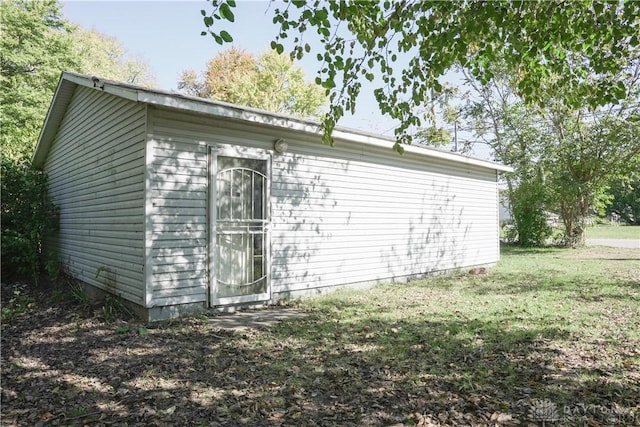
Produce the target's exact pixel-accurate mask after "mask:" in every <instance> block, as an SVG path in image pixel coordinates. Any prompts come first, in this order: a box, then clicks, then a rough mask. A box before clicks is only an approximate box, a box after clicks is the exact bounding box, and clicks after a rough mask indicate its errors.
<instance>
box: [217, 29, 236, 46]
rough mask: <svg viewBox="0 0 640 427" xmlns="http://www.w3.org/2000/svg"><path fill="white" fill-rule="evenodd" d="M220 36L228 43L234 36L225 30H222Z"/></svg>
mask: <svg viewBox="0 0 640 427" xmlns="http://www.w3.org/2000/svg"><path fill="white" fill-rule="evenodd" d="M220 37H221V38H222V40H224V41H225V42H226V43H231V42H232V41H233V37H231V34H229V33H228V32H226V31H225V30H222V31H220Z"/></svg>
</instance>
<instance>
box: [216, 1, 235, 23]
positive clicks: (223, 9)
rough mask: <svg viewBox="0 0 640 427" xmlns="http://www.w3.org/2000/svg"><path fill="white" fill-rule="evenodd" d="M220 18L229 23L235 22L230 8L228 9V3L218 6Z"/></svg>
mask: <svg viewBox="0 0 640 427" xmlns="http://www.w3.org/2000/svg"><path fill="white" fill-rule="evenodd" d="M219 10H220V16H221V17H222V18H224V19H226V20H227V21H229V22H234V21H235V19H236V18H235V16H234V15H233V12H232V11H231V8H230V7H229V4H228V3H222V4H221V5H220V9H219Z"/></svg>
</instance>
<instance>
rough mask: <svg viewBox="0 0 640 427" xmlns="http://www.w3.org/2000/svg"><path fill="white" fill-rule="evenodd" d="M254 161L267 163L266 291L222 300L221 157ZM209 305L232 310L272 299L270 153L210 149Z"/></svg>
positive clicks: (264, 245)
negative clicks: (219, 270)
mask: <svg viewBox="0 0 640 427" xmlns="http://www.w3.org/2000/svg"><path fill="white" fill-rule="evenodd" d="M219 156H224V157H231V158H237V159H252V160H260V161H264V162H265V166H266V167H265V170H266V173H265V178H266V182H265V185H264V192H265V195H264V203H265V206H264V208H265V216H266V218H265V219H264V232H263V234H262V236H263V237H262V238H263V239H264V241H263V254H262V256H263V257H264V272H265V276H266V277H265V280H266V289H265V292H262V293H253V294H249V295H236V296H220V295H219V290H220V289H219V284H218V277H217V269H218V262H219V260H218V245H217V242H218V218H217V216H218V182H217V177H218V172H219V171H218V157H219ZM209 194H210V196H209V305H210V306H211V307H216V306H228V305H238V304H248V303H260V302H264V301H268V300H270V299H271V232H270V229H271V227H270V225H271V154H270V153H269V152H268V151H266V150H261V149H258V148H252V147H239V146H231V145H222V144H219V145H214V146H210V147H209Z"/></svg>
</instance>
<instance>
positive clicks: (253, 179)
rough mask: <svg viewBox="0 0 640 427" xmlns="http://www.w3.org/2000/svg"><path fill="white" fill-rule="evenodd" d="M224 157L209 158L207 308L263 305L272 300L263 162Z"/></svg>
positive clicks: (266, 178) (266, 180)
mask: <svg viewBox="0 0 640 427" xmlns="http://www.w3.org/2000/svg"><path fill="white" fill-rule="evenodd" d="M224 154H226V153H225V152H224V151H223V152H218V154H217V155H215V156H214V159H213V160H214V162H215V167H214V168H213V170H214V180H213V181H214V182H213V184H214V187H215V190H214V192H213V194H214V200H213V201H212V202H213V203H212V205H213V206H212V208H214V209H215V215H212V224H211V227H212V229H213V236H212V237H213V241H212V244H213V245H214V248H215V249H214V250H213V251H212V255H213V256H214V257H215V259H214V262H213V266H212V278H211V279H212V289H211V301H212V305H225V304H236V303H242V302H257V301H265V300H268V299H269V298H270V297H271V292H270V286H269V274H268V265H269V264H268V262H269V234H268V229H269V205H268V203H269V164H268V158H264V156H250V157H244V156H243V157H236V156H231V155H229V156H227V155H224ZM235 154H236V155H237V154H238V153H235Z"/></svg>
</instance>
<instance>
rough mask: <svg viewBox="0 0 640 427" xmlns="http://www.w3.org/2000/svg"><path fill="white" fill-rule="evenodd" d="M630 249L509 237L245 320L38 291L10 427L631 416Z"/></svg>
mask: <svg viewBox="0 0 640 427" xmlns="http://www.w3.org/2000/svg"><path fill="white" fill-rule="evenodd" d="M639 262H640V251H638V250H634V249H616V248H606V247H591V248H584V249H579V250H570V249H543V250H539V249H536V250H522V249H514V248H506V249H505V251H504V255H503V259H502V261H501V262H500V264H499V265H498V266H497V267H495V268H493V269H489V271H488V273H487V274H481V275H469V274H464V273H460V274H455V275H448V276H441V277H435V278H430V279H427V280H421V281H415V282H412V283H409V284H402V285H401V284H397V285H387V286H381V287H377V288H375V289H373V290H370V291H364V292H363V291H361V292H353V291H350V292H346V291H345V292H337V293H334V294H331V295H329V296H326V297H321V298H316V299H311V300H306V301H301V302H296V303H294V304H293V305H294V306H295V307H296V308H298V309H302V310H304V311H305V312H306V313H307V316H306V317H305V318H302V319H296V320H289V321H284V322H281V323H280V324H278V325H277V326H274V327H271V328H263V329H249V330H245V331H242V332H231V331H224V330H220V329H216V328H215V326H213V325H214V324H213V323H212V321H211V319H210V318H208V317H205V316H202V317H197V318H192V319H188V320H182V321H176V322H167V323H162V324H148V325H145V324H142V323H139V322H136V321H134V320H127V321H125V320H116V321H112V322H110V323H107V322H105V321H104V319H102V318H101V317H100V313H104V310H96V311H95V312H93V313H89V314H86V315H82V314H81V313H80V312H78V311H75V312H74V311H70V310H71V309H72V308H73V307H72V306H65V305H60V304H58V305H51V304H50V306H49V307H44V306H43V305H42V304H41V303H40V304H36V307H38V310H34V311H32V312H31V314H29V315H23V316H13V317H11V318H9V319H5V320H3V325H2V326H3V333H2V366H3V370H2V419H3V423H4V424H3V425H6V426H10V425H36V424H37V423H38V422H40V423H42V424H43V425H87V424H88V425H97V424H100V423H101V422H102V423H105V424H106V423H107V422H108V423H115V424H123V423H128V425H207V426H209V425H242V424H245V425H265V426H280V425H296V426H297V425H305V426H307V425H308V426H311V425H323V426H334V425H336V426H356V425H357V426H360V425H362V426H388V425H397V426H401V425H422V426H437V425H450V426H458V425H486V426H488V425H531V426H536V425H543V424H544V425H547V426H551V425H580V426H582V425H591V426H599V425H629V426H630V425H638V423H639V422H640V269H639V268H638V265H639ZM556 411H557V412H556Z"/></svg>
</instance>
